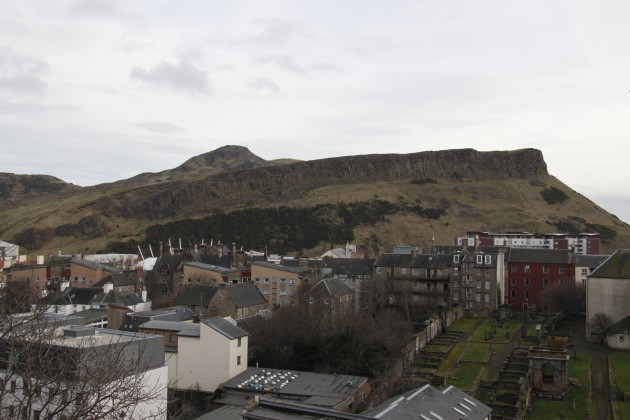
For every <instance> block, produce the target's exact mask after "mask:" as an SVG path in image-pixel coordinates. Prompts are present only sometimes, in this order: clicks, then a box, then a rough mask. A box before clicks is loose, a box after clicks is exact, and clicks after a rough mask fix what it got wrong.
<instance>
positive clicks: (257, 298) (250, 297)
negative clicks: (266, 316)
mask: <svg viewBox="0 0 630 420" xmlns="http://www.w3.org/2000/svg"><path fill="white" fill-rule="evenodd" d="M224 287H225V289H226V290H227V292H228V293H229V294H230V296H232V300H234V304H235V305H236V307H237V308H245V307H248V306H256V305H263V304H265V303H267V301H266V300H265V297H264V296H263V295H262V293H260V290H258V288H257V287H256V286H255V285H254V283H238V284H228V285H226V286H224Z"/></svg>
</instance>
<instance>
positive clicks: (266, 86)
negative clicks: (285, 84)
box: [249, 77, 280, 93]
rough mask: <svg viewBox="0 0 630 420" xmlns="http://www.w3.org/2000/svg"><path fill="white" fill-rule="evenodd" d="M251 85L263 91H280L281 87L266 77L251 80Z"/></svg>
mask: <svg viewBox="0 0 630 420" xmlns="http://www.w3.org/2000/svg"><path fill="white" fill-rule="evenodd" d="M249 86H250V87H252V88H254V90H256V91H258V92H261V93H278V92H280V88H278V85H277V84H276V83H275V82H274V81H273V80H271V79H267V78H266V77H261V78H260V79H256V80H254V81H253V82H250V83H249Z"/></svg>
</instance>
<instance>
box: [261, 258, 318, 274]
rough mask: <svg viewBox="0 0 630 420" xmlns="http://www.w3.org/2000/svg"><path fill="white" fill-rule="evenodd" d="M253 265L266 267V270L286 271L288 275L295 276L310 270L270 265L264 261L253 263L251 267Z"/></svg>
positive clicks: (307, 268)
mask: <svg viewBox="0 0 630 420" xmlns="http://www.w3.org/2000/svg"><path fill="white" fill-rule="evenodd" d="M255 265H258V266H261V267H266V268H273V269H275V270H280V271H288V272H290V273H296V274H299V273H301V272H303V271H305V270H309V269H310V267H288V266H286V265H281V264H274V263H270V262H266V261H253V262H252V267H253V266H255Z"/></svg>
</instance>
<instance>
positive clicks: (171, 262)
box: [152, 254, 184, 272]
mask: <svg viewBox="0 0 630 420" xmlns="http://www.w3.org/2000/svg"><path fill="white" fill-rule="evenodd" d="M182 261H184V255H182V254H173V255H171V254H164V255H160V256H159V257H158V259H157V260H156V261H155V265H154V266H153V270H152V271H154V272H159V271H160V270H161V269H162V267H164V266H168V267H169V269H170V271H175V270H176V269H177V267H179V265H180V264H181V263H182Z"/></svg>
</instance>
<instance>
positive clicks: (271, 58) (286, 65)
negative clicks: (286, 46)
mask: <svg viewBox="0 0 630 420" xmlns="http://www.w3.org/2000/svg"><path fill="white" fill-rule="evenodd" d="M260 62H261V63H262V64H275V65H276V66H278V67H280V68H282V69H284V70H287V71H290V72H292V73H295V74H299V75H300V76H306V75H307V73H308V72H307V70H306V69H305V68H304V67H302V66H300V65H298V64H297V63H296V62H295V60H293V58H291V57H290V56H288V55H280V54H274V55H266V56H264V57H263V58H262V59H261V60H260Z"/></svg>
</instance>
